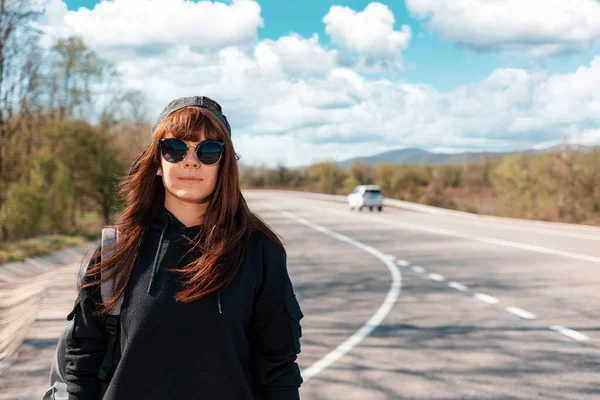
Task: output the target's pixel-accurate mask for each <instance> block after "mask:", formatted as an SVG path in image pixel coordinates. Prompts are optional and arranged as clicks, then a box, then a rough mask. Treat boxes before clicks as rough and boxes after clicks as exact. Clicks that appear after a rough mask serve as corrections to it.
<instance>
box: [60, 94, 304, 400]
mask: <svg viewBox="0 0 600 400" xmlns="http://www.w3.org/2000/svg"><path fill="white" fill-rule="evenodd" d="M152 131H153V137H152V142H151V144H150V145H149V147H148V148H147V149H146V150H145V151H144V152H143V153H142V154H141V155H140V157H139V158H138V160H137V161H136V162H135V163H134V165H133V167H132V169H131V172H130V174H129V176H128V178H127V180H126V181H125V182H124V184H123V186H122V189H121V195H122V197H123V199H124V201H125V206H126V207H125V210H124V212H123V213H122V215H121V217H120V220H119V221H118V223H117V224H116V228H118V232H119V235H118V240H117V243H116V244H115V246H114V248H112V249H109V250H110V251H111V252H110V255H109V256H106V257H104V259H103V260H102V258H101V257H99V256H98V253H99V252H100V249H98V250H97V253H96V255H95V257H94V259H93V261H92V262H90V264H89V267H88V269H87V271H86V273H85V276H84V280H83V284H82V287H81V289H80V292H79V297H78V299H77V301H76V304H75V307H74V310H73V311H72V312H71V314H70V315H69V318H70V319H73V321H74V325H73V326H74V327H73V330H72V333H71V334H70V335H69V337H68V338H67V340H66V342H67V355H66V359H67V368H66V381H67V387H68V392H69V399H77V400H80V399H86V400H87V399H100V398H103V399H115V400H138V399H139V400H152V399H157V400H158V399H160V400H165V399H177V400H179V399H182V400H183V399H185V400H187V399H207V400H213V399H214V400H217V399H223V400H225V399H226V400H234V399H269V400H271V399H281V400H291V399H299V394H298V388H299V387H300V385H301V383H302V378H301V376H300V370H299V367H298V365H297V363H296V357H297V354H298V353H299V352H300V336H301V327H300V323H299V321H300V319H301V318H302V311H301V310H300V307H299V305H298V302H297V300H296V297H295V295H294V290H293V286H292V283H291V281H290V278H289V276H288V272H287V269H286V261H285V257H286V255H285V250H284V248H283V245H282V243H281V241H280V240H279V239H278V237H277V235H276V234H275V233H274V232H273V231H272V230H271V229H269V228H268V227H267V226H266V225H265V224H264V223H263V222H261V220H260V219H259V218H258V217H257V216H255V215H254V214H253V213H252V212H250V210H249V209H248V206H247V205H246V201H245V200H244V197H243V196H242V194H241V191H240V187H239V180H238V170H237V156H236V153H235V152H234V149H233V144H232V142H231V138H230V135H231V132H230V126H229V123H228V122H227V119H226V118H225V116H224V115H223V114H222V111H221V107H220V106H219V105H218V104H217V103H216V102H214V101H213V100H211V99H209V98H207V97H187V98H181V99H177V100H174V101H173V102H171V103H170V104H169V105H168V106H167V107H166V108H165V109H164V110H163V112H162V113H161V114H160V116H159V118H158V122H157V124H156V125H155V127H154V128H153V130H152ZM105 251H106V250H105ZM101 260H102V261H101ZM111 278H114V282H115V286H114V295H113V297H112V299H111V300H110V301H106V302H105V303H103V304H101V303H102V301H101V296H100V282H102V281H105V280H107V279H111ZM121 295H122V296H121ZM120 298H121V299H122V300H120ZM119 301H122V303H121V309H120V317H119V318H118V322H117V323H116V324H113V323H110V324H107V321H108V319H106V317H107V315H108V314H109V311H110V310H111V309H112V308H113V307H115V305H116V304H118V303H119ZM109 328H110V329H109ZM113 333H114V334H115V336H114V337H116V344H117V345H116V346H114V347H115V348H114V349H113V348H112V346H111V345H110V343H111V339H110V337H111V335H112V334H113ZM113 342H114V341H113ZM107 343H108V344H107ZM111 364H112V365H111Z"/></svg>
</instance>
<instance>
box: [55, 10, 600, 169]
mask: <svg viewBox="0 0 600 400" xmlns="http://www.w3.org/2000/svg"><path fill="white" fill-rule="evenodd" d="M48 1H49V2H50V7H49V13H48V15H49V18H48V22H47V31H48V33H49V35H51V36H54V37H57V36H65V35H70V34H77V35H80V36H82V37H83V38H84V40H86V43H88V45H89V46H90V47H92V48H94V49H95V50H96V51H97V52H98V53H99V54H100V55H101V56H102V57H104V58H106V59H108V60H109V61H111V62H113V63H114V64H115V65H116V66H117V68H118V70H119V71H120V72H121V73H122V76H123V81H124V84H125V85H126V86H128V87H129V88H131V89H136V90H140V91H142V92H144V94H146V96H147V97H148V101H149V107H148V108H149V111H150V117H151V118H152V116H153V115H154V114H157V113H158V111H160V108H161V107H162V106H163V105H164V103H165V101H168V100H169V96H171V97H174V96H179V95H180V94H181V95H188V94H199V93H200V92H202V93H203V94H210V95H212V97H215V98H217V99H218V100H221V102H222V103H223V105H224V108H225V109H226V110H227V109H229V110H230V111H229V115H228V118H229V119H230V120H231V119H232V120H233V121H234V129H235V128H236V127H235V125H236V122H237V125H238V126H237V131H238V136H237V139H238V142H237V144H236V146H239V147H240V152H241V153H244V151H245V152H246V153H247V154H248V153H249V154H253V153H255V149H257V148H262V149H267V151H266V152H265V151H262V152H261V153H262V154H261V155H260V156H254V157H253V156H250V157H245V158H244V159H245V160H246V161H248V162H251V163H260V162H266V163H267V164H270V165H273V164H275V163H278V162H282V163H286V164H289V165H296V164H305V163H306V161H307V160H306V159H305V158H306V154H309V155H310V157H311V160H308V161H316V160H321V159H327V158H333V159H343V158H346V157H353V156H356V155H361V154H365V153H367V152H369V153H376V152H379V151H385V150H389V149H391V148H401V147H421V148H425V149H428V150H431V151H456V152H459V151H464V150H470V151H477V150H491V151H494V150H508V149H519V148H530V147H543V146H545V145H550V144H553V143H556V142H557V141H560V140H561V139H562V138H564V137H566V138H568V139H569V140H571V141H574V142H582V143H586V144H594V143H596V142H600V121H599V118H600V117H598V115H600V95H599V94H597V93H596V92H600V91H597V90H595V89H593V88H594V87H598V85H599V84H600V53H599V52H598V43H599V40H600V1H598V0H572V1H570V2H564V1H563V0H528V1H527V2H523V1H521V0H505V1H503V2H489V1H487V0H454V1H452V2H448V1H446V0H404V1H401V0H394V1H392V0H381V1H379V2H373V1H363V0H360V1H359V0H352V1H326V0H303V1H299V0H285V1H282V0H277V1H276V0H268V1H260V0H259V1H258V2H256V1H254V0H232V1H225V2H219V3H220V4H215V3H214V2H212V3H211V2H207V1H203V0H201V1H197V2H195V3H196V4H190V3H189V2H185V1H184V0H168V1H166V0H164V1H160V0H158V1H149V0H137V1H136V2H132V1H128V0H113V1H111V2H106V1H105V2H102V3H101V2H99V1H95V0H48ZM257 3H258V5H257ZM166 14H171V15H173V17H172V18H169V19H165V18H163V17H162V16H163V15H166ZM390 18H392V19H393V20H394V22H393V23H391V22H390V21H391V19H390ZM215 21H218V24H214V23H215ZM261 21H262V25H263V26H261ZM225 26H229V27H231V28H224V27H225ZM357 26H360V28H357ZM161 30H162V31H161ZM159 31H161V32H162V33H161V34H157V32H159ZM313 34H317V35H318V41H317V40H316V39H315V38H314V37H313ZM257 143H260V144H257ZM367 149H368V150H367ZM265 153H266V154H267V156H265Z"/></svg>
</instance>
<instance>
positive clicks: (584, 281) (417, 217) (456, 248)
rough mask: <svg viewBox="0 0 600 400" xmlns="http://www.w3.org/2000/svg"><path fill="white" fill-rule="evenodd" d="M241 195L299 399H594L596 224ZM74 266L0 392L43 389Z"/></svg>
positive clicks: (598, 302)
mask: <svg viewBox="0 0 600 400" xmlns="http://www.w3.org/2000/svg"><path fill="white" fill-rule="evenodd" d="M245 195H246V198H247V199H248V202H249V204H250V207H251V209H253V210H254V211H255V212H257V213H258V214H259V215H260V216H261V217H262V218H263V219H264V220H265V221H266V222H267V223H268V224H269V225H271V226H272V227H273V228H274V229H275V230H276V231H277V232H278V233H279V234H280V235H281V236H282V238H283V241H284V244H285V245H286V248H287V251H288V268H289V271H290V274H291V276H292V280H293V282H294V286H295V290H296V293H297V296H298V298H299V300H300V304H301V306H302V309H303V312H304V314H305V318H304V319H303V321H302V325H303V339H302V353H301V355H300V357H299V363H300V366H301V368H302V370H303V375H304V377H305V380H306V382H305V384H304V385H303V386H302V388H301V397H302V399H328V400H329V399H344V400H351V399H361V400H376V399H377V400H378V399H423V400H425V399H600V322H599V321H600V272H599V268H600V229H598V228H589V227H578V226H567V225H560V224H547V223H532V222H520V221H511V220H502V219H473V218H466V217H460V216H453V215H448V216H446V215H429V214H425V213H419V212H414V211H407V210H401V209H393V208H386V209H384V211H383V212H382V213H378V212H369V211H363V212H361V213H358V212H351V211H349V210H348V207H347V205H346V204H344V203H339V202H332V201H322V200H315V199H311V198H309V197H307V196H306V195H304V194H299V193H290V192H275V191H251V192H250V191H249V192H246V193H245ZM76 268H77V266H76V265H75V264H71V265H66V266H65V267H63V269H62V270H61V271H62V274H63V276H64V281H61V282H62V283H61V284H60V285H59V286H58V287H55V288H52V289H51V290H50V291H49V292H48V296H47V299H45V303H44V307H43V309H42V312H41V314H40V316H39V318H38V321H37V322H36V324H35V325H34V326H33V327H32V329H31V334H30V337H29V338H28V339H27V340H26V342H25V344H24V345H23V348H22V350H21V352H20V356H19V360H18V361H17V362H15V363H13V364H12V365H10V366H8V367H6V366H5V367H4V369H2V368H1V367H0V370H2V371H3V372H2V375H1V376H0V385H2V386H3V387H6V388H7V390H2V391H1V393H0V399H13V400H14V399H33V398H39V397H40V392H41V391H42V390H43V388H44V387H45V386H46V379H47V369H48V366H49V362H50V358H51V352H52V349H53V346H54V343H55V340H56V339H55V338H56V336H57V335H58V332H59V330H60V329H59V328H60V327H61V326H62V325H61V324H62V323H63V322H62V316H63V315H65V314H66V313H67V312H68V309H69V307H70V305H71V304H72V301H73V299H74V296H75V293H74V290H73V286H74V282H75V271H76ZM17 393H18V394H17Z"/></svg>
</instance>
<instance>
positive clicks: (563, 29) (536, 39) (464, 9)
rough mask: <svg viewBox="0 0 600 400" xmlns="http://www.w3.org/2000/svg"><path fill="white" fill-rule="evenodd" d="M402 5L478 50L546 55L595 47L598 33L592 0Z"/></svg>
mask: <svg viewBox="0 0 600 400" xmlns="http://www.w3.org/2000/svg"><path fill="white" fill-rule="evenodd" d="M406 6H407V8H408V10H409V11H410V12H411V13H412V14H413V15H415V16H416V17H418V18H421V19H424V20H426V21H427V25H428V27H429V28H430V29H431V30H434V31H436V32H439V33H440V34H441V35H442V36H443V37H446V38H449V39H451V40H453V41H456V42H457V43H459V44H461V45H464V46H467V47H470V48H473V49H477V50H484V51H518V52H525V53H527V54H529V55H533V56H548V55H554V54H558V53H564V52H579V51H584V50H590V49H593V48H595V47H596V45H597V43H598V39H599V38H600V3H599V2H598V1H596V0H569V1H564V0H527V1H523V0H503V1H497V0H495V1H490V0H453V1H447V0H406Z"/></svg>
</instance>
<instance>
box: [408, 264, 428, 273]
mask: <svg viewBox="0 0 600 400" xmlns="http://www.w3.org/2000/svg"><path fill="white" fill-rule="evenodd" d="M411 269H412V270H413V271H414V272H416V273H417V274H422V273H424V272H425V268H423V267H420V266H418V265H413V266H412V268H411Z"/></svg>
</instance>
